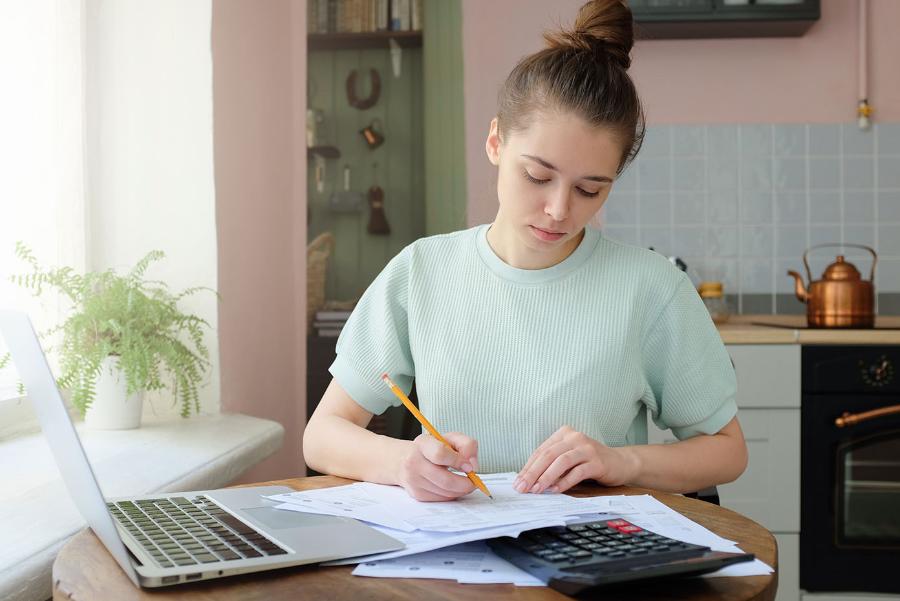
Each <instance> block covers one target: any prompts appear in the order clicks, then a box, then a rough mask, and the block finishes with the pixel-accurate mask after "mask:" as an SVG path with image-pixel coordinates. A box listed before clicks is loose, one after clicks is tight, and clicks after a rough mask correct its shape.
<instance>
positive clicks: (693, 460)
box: [620, 434, 747, 493]
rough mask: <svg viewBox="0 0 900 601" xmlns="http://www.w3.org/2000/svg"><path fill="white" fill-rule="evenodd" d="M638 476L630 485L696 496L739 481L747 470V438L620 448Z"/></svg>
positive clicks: (717, 437)
mask: <svg viewBox="0 0 900 601" xmlns="http://www.w3.org/2000/svg"><path fill="white" fill-rule="evenodd" d="M620 450H621V451H622V452H623V453H624V454H625V455H626V457H627V460H628V461H629V462H631V464H632V466H633V470H634V474H635V476H634V477H633V478H631V479H630V480H629V482H628V484H631V485H633V486H641V487H644V488H652V489H655V490H662V491H667V492H679V493H683V492H695V491H698V490H702V489H704V488H707V487H709V486H714V485H717V484H725V483H726V482H732V481H733V480H736V479H737V478H738V477H739V476H740V475H741V474H742V473H743V472H744V469H745V468H746V467H747V447H746V443H745V442H744V439H743V437H740V438H734V437H730V436H726V435H723V434H713V435H700V436H696V437H694V438H690V439H688V440H682V441H680V442H676V443H672V444H665V445H662V444H658V445H636V446H630V447H620Z"/></svg>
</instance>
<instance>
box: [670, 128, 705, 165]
mask: <svg viewBox="0 0 900 601" xmlns="http://www.w3.org/2000/svg"><path fill="white" fill-rule="evenodd" d="M705 155H706V131H705V128H704V126H702V125H673V126H672V156H673V157H686V156H705Z"/></svg>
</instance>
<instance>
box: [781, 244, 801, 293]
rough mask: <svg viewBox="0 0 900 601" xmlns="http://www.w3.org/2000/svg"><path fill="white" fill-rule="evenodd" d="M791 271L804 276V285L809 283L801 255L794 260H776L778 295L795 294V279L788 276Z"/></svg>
mask: <svg viewBox="0 0 900 601" xmlns="http://www.w3.org/2000/svg"><path fill="white" fill-rule="evenodd" d="M801 252H802V251H801ZM789 269H792V270H793V271H796V272H798V273H799V274H800V275H801V276H803V284H804V285H806V284H808V283H809V282H807V281H806V280H807V277H806V270H804V269H803V261H802V260H801V259H800V255H797V256H796V258H793V259H775V292H776V293H778V294H794V278H792V277H791V276H789V275H788V274H787V272H788V270H789Z"/></svg>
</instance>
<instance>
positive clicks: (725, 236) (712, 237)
mask: <svg viewBox="0 0 900 601" xmlns="http://www.w3.org/2000/svg"><path fill="white" fill-rule="evenodd" d="M706 244H707V250H706V252H707V254H708V255H709V256H710V257H736V256H737V254H738V229H737V227H734V226H724V227H710V228H708V229H707V231H706Z"/></svg>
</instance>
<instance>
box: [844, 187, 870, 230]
mask: <svg viewBox="0 0 900 601" xmlns="http://www.w3.org/2000/svg"><path fill="white" fill-rule="evenodd" d="M874 221H875V191H874V190H845V191H844V223H871V222H874Z"/></svg>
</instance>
